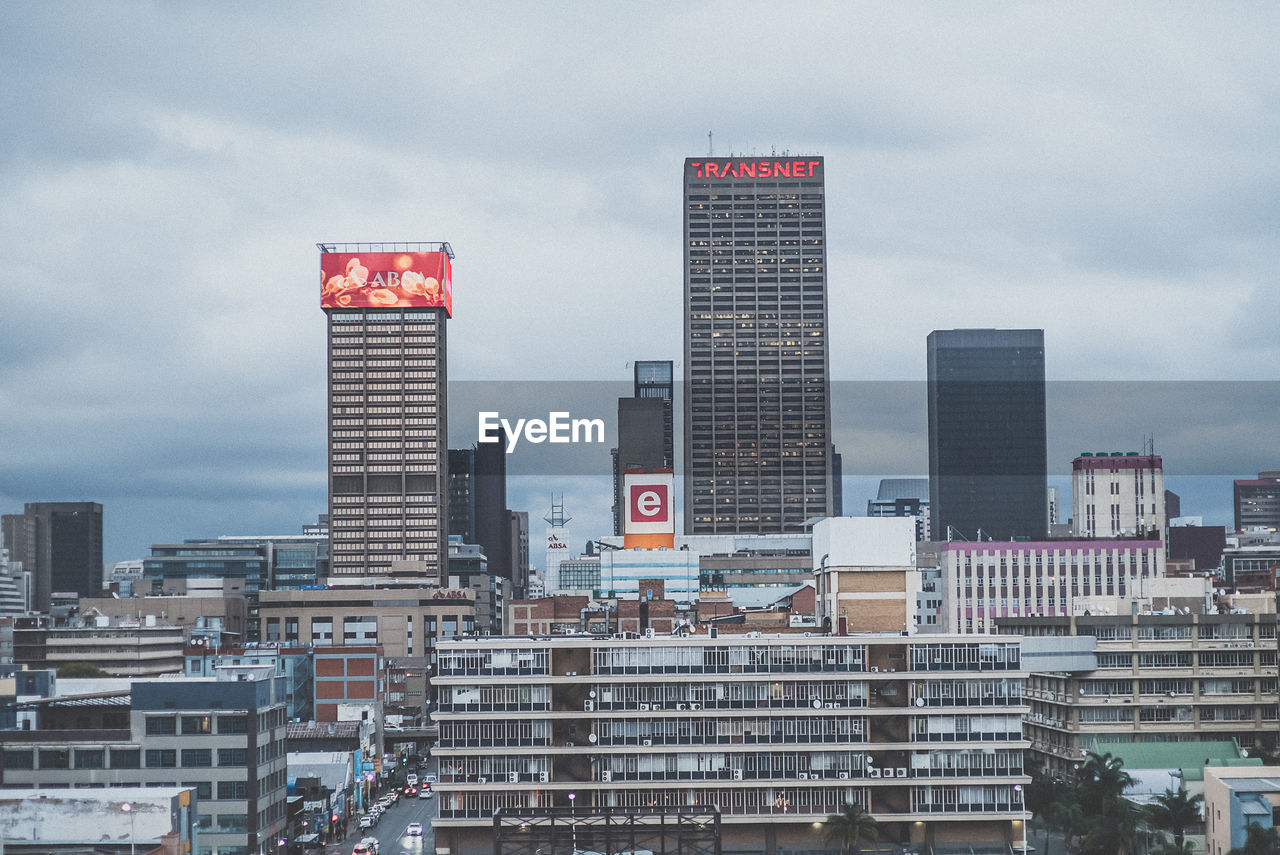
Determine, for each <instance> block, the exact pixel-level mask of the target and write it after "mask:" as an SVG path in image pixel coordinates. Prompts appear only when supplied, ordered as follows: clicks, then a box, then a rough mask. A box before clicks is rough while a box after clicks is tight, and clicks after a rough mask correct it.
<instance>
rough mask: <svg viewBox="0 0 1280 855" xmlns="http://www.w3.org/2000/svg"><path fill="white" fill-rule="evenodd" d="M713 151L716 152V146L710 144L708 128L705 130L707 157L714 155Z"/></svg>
mask: <svg viewBox="0 0 1280 855" xmlns="http://www.w3.org/2000/svg"><path fill="white" fill-rule="evenodd" d="M715 153H716V147H715V145H713V144H712V141H711V131H710V130H708V131H707V157H714V156H715Z"/></svg>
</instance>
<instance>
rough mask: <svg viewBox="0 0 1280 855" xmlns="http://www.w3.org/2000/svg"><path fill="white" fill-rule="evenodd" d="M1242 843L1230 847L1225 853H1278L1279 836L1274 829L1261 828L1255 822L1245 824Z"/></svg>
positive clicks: (1268, 854) (1240, 854)
mask: <svg viewBox="0 0 1280 855" xmlns="http://www.w3.org/2000/svg"><path fill="white" fill-rule="evenodd" d="M1244 832H1245V839H1244V845H1243V846H1240V847H1238V848H1236V849H1232V850H1231V851H1230V852H1228V853H1227V855H1278V853H1280V837H1277V836H1276V830H1275V828H1274V827H1272V828H1263V827H1262V826H1260V825H1258V823H1256V822H1251V823H1249V824H1248V825H1247V826H1245V830H1244Z"/></svg>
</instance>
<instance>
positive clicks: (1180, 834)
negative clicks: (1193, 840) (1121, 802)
mask: <svg viewBox="0 0 1280 855" xmlns="http://www.w3.org/2000/svg"><path fill="white" fill-rule="evenodd" d="M1203 801H1204V796H1200V795H1195V796H1192V795H1188V794H1187V787H1186V785H1185V784H1183V785H1180V786H1179V787H1178V790H1177V792H1174V791H1173V790H1165V791H1164V792H1163V793H1161V794H1160V795H1158V796H1156V797H1155V802H1154V803H1153V804H1150V805H1147V810H1146V814H1147V821H1148V822H1149V823H1150V824H1151V826H1152V827H1153V828H1159V829H1161V830H1167V831H1169V832H1171V833H1172V834H1173V845H1174V846H1176V847H1181V846H1182V843H1183V839H1184V838H1185V836H1186V833H1187V828H1189V827H1190V826H1193V825H1195V824H1196V823H1198V822H1200V803H1201V802H1203Z"/></svg>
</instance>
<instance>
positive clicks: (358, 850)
mask: <svg viewBox="0 0 1280 855" xmlns="http://www.w3.org/2000/svg"><path fill="white" fill-rule="evenodd" d="M351 855H373V850H372V849H370V848H369V847H368V845H366V844H365V842H364V841H363V840H361V841H360V842H359V843H357V844H356V846H355V848H354V849H352V850H351Z"/></svg>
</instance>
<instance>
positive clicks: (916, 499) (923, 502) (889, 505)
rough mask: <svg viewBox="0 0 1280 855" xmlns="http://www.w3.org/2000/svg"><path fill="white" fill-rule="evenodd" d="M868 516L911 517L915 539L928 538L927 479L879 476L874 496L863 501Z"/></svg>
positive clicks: (929, 531) (929, 532)
mask: <svg viewBox="0 0 1280 855" xmlns="http://www.w3.org/2000/svg"><path fill="white" fill-rule="evenodd" d="M867 516H869V517H912V518H913V519H915V521H916V540H930V539H931V537H930V534H931V531H932V529H931V528H930V526H929V479H928V478H881V479H880V486H879V487H877V488H876V497H875V498H874V499H868V500H867Z"/></svg>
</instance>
